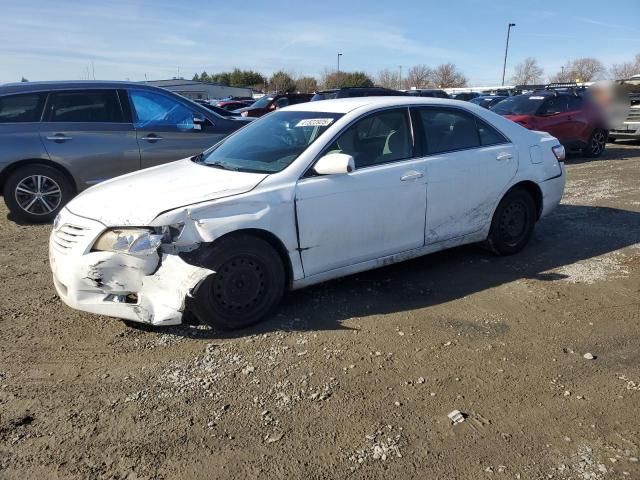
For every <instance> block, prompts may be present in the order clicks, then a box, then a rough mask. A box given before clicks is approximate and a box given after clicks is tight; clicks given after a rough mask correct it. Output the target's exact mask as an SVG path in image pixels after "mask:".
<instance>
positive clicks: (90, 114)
mask: <svg viewBox="0 0 640 480" xmlns="http://www.w3.org/2000/svg"><path fill="white" fill-rule="evenodd" d="M248 121H250V119H245V118H243V117H237V118H234V117H221V116H219V115H217V114H216V113H214V112H212V111H210V110H207V109H206V108H204V107H202V106H200V105H198V104H196V103H194V102H191V101H190V100H188V99H186V98H184V97H181V96H179V95H176V94H174V93H172V92H169V91H168V90H165V89H162V88H158V87H152V86H149V85H143V84H138V83H129V82H103V81H84V82H28V83H18V84H6V85H2V86H0V192H2V193H3V194H4V200H5V203H6V204H7V206H8V207H9V210H10V211H11V213H12V215H13V217H14V218H15V219H16V220H21V221H27V222H47V221H51V220H52V219H53V218H54V217H55V216H56V214H57V213H58V211H59V210H60V209H61V208H62V207H63V206H64V204H65V203H66V202H67V201H69V200H70V199H71V198H72V197H73V196H74V195H75V194H76V193H78V192H80V191H82V190H84V189H86V188H88V187H90V186H91V185H94V184H96V183H99V182H102V181H104V180H107V179H109V178H112V177H116V176H118V175H122V174H125V173H128V172H131V171H134V170H139V169H142V168H147V167H153V166H155V165H160V164H162V163H167V162H170V161H173V160H178V159H181V158H185V157H189V156H192V155H196V154H198V153H200V152H202V151H204V150H206V149H207V148H208V147H210V146H211V145H213V144H215V143H217V142H218V141H220V140H221V139H222V138H224V137H225V136H227V135H228V134H229V133H231V132H233V131H235V130H237V129H238V128H240V127H241V126H243V125H245V124H246V123H247V122H248Z"/></svg>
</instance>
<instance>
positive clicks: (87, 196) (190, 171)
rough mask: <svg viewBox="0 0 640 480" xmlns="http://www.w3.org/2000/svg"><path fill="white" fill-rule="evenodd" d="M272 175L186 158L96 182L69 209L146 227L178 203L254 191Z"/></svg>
mask: <svg viewBox="0 0 640 480" xmlns="http://www.w3.org/2000/svg"><path fill="white" fill-rule="evenodd" d="M266 176H267V175H266V174H261V173H243V172H233V171H229V170H221V169H219V168H214V167H208V166H206V165H202V164H197V163H194V162H192V161H191V160H189V159H184V160H178V161H177V162H172V163H167V164H164V165H160V166H158V167H153V168H148V169H145V170H140V171H137V172H133V173H129V174H127V175H123V176H121V177H116V178H114V179H112V180H108V181H106V182H103V183H100V184H99V185H95V186H93V187H91V188H89V189H88V190H86V191H84V192H83V193H81V194H80V195H79V196H77V197H76V198H74V199H73V200H72V201H71V202H69V203H68V204H67V208H68V209H69V210H70V211H71V212H72V213H75V214H76V215H80V216H83V217H86V218H91V219H94V220H98V221H99V222H101V223H103V224H104V225H106V226H108V227H115V226H127V225H133V226H143V225H148V224H149V223H151V222H152V221H153V219H154V218H155V217H157V216H158V215H159V214H160V213H162V212H166V211H168V210H172V209H174V208H179V207H182V206H185V205H191V204H194V203H199V202H205V201H208V200H215V199H217V198H223V197H229V196H231V195H238V194H240V193H245V192H248V191H250V190H252V189H253V188H254V187H255V186H256V185H258V184H259V183H260V182H261V181H262V180H263V179H264V178H265V177H266Z"/></svg>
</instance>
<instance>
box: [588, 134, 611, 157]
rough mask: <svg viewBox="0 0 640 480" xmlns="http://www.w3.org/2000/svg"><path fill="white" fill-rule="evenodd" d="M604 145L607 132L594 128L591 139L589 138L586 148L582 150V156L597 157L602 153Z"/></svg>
mask: <svg viewBox="0 0 640 480" xmlns="http://www.w3.org/2000/svg"><path fill="white" fill-rule="evenodd" d="M606 144H607V131H606V130H602V129H601V128H596V129H595V130H594V131H593V133H592V134H591V137H589V142H588V143H587V146H586V147H585V148H584V149H583V153H584V156H585V157H589V158H596V157H599V156H600V155H602V152H604V148H605V145H606Z"/></svg>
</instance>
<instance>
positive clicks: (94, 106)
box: [40, 89, 140, 190]
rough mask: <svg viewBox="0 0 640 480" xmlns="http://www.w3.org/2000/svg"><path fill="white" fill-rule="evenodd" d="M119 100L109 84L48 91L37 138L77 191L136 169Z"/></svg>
mask: <svg viewBox="0 0 640 480" xmlns="http://www.w3.org/2000/svg"><path fill="white" fill-rule="evenodd" d="M121 100H122V99H121V98H120V96H119V94H118V92H117V91H116V90H114V89H100V90H97V89H96V90H93V89H92V90H65V91H54V92H51V93H49V97H48V99H47V103H46V106H45V111H44V114H43V122H42V123H41V124H40V138H41V139H42V143H43V144H44V146H45V148H46V150H47V152H48V154H49V157H50V158H51V159H52V160H54V161H56V162H58V163H60V164H62V165H64V166H65V167H66V168H67V170H69V171H70V172H71V174H72V175H73V177H74V178H75V180H76V182H77V184H78V187H79V188H80V189H81V190H82V189H84V188H87V187H90V186H91V185H94V184H96V183H99V182H101V181H103V180H107V179H109V178H112V177H116V176H118V175H123V174H125V173H128V172H131V171H134V170H137V169H139V168H140V152H139V150H138V143H137V141H136V132H135V130H134V128H133V124H132V123H131V119H130V118H128V117H127V116H126V115H125V111H123V109H122V104H121Z"/></svg>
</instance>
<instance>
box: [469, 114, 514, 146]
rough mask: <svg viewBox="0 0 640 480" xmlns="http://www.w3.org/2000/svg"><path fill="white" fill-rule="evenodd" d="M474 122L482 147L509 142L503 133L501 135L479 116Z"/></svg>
mask: <svg viewBox="0 0 640 480" xmlns="http://www.w3.org/2000/svg"><path fill="white" fill-rule="evenodd" d="M476 123H477V124H478V134H479V135H480V144H481V145H482V146H483V147H488V146H490V145H500V144H501V143H509V140H507V139H506V138H505V136H504V135H502V134H501V133H500V132H499V131H497V130H496V129H495V128H493V127H492V126H491V125H489V124H488V123H486V122H483V121H482V120H480V119H479V118H478V119H476Z"/></svg>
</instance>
